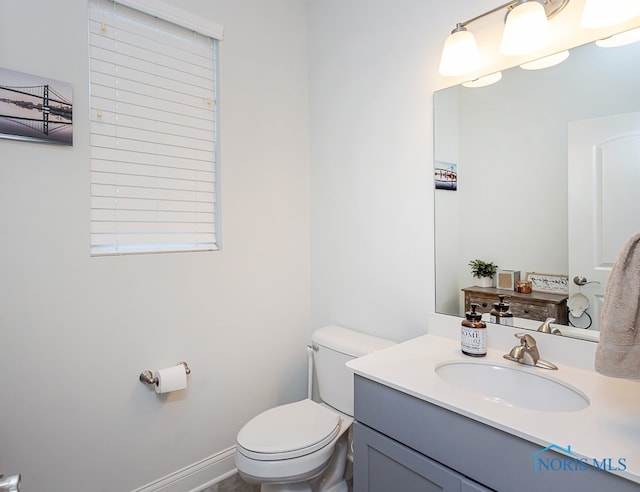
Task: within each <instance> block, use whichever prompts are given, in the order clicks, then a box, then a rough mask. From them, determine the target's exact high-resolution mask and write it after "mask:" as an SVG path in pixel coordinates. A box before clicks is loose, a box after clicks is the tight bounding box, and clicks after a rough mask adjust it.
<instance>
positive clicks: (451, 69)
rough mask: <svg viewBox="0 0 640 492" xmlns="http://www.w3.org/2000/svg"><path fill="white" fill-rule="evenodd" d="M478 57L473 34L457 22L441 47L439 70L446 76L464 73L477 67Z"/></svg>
mask: <svg viewBox="0 0 640 492" xmlns="http://www.w3.org/2000/svg"><path fill="white" fill-rule="evenodd" d="M479 59H480V55H479V53H478V45H477V43H476V38H475V36H474V35H473V34H472V33H470V32H469V31H467V30H466V29H465V28H464V27H461V26H460V25H459V24H458V26H457V27H456V29H454V31H453V32H452V33H451V34H450V35H449V37H448V38H447V40H446V41H445V43H444V48H442V58H441V59H440V70H439V72H440V74H441V75H444V76H447V77H455V76H458V75H465V74H468V73H471V72H473V71H474V70H475V69H476V68H477V67H478V65H479Z"/></svg>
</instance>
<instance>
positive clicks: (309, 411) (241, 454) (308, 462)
mask: <svg viewBox="0 0 640 492" xmlns="http://www.w3.org/2000/svg"><path fill="white" fill-rule="evenodd" d="M352 422H353V418H352V417H349V416H348V415H341V414H339V413H338V412H336V411H335V410H333V409H330V408H328V407H327V406H325V405H323V404H321V403H316V402H314V401H312V400H309V399H306V400H301V401H298V402H295V403H290V404H287V405H282V406H279V407H275V408H272V409H270V410H267V411H266V412H263V413H261V414H260V415H258V416H256V417H254V418H253V419H252V420H250V421H249V422H248V423H247V424H246V425H245V426H244V427H243V428H242V429H241V430H240V432H239V433H238V437H237V445H236V466H237V467H238V472H239V473H240V476H241V477H242V478H243V479H244V480H245V481H246V482H249V483H259V484H272V485H273V484H278V485H280V486H281V487H275V486H272V487H271V488H266V489H268V490H279V491H284V490H287V491H289V490H297V491H302V490H311V486H310V484H306V483H302V484H299V485H297V486H296V487H295V488H292V487H291V486H292V485H293V484H295V483H297V482H309V481H312V480H314V479H316V478H318V477H320V475H322V474H323V472H325V471H326V470H327V468H328V466H329V463H330V461H331V458H332V456H333V454H334V450H335V447H336V446H335V445H336V442H337V441H338V440H339V439H340V438H341V437H342V436H344V439H345V446H344V453H345V456H346V434H345V432H346V431H347V430H348V428H349V426H350V425H351V423H352ZM335 468H336V469H335V470H333V472H334V474H335V473H339V476H337V477H335V478H336V480H330V477H328V476H326V475H325V476H324V477H323V478H324V479H325V481H331V482H333V481H337V480H339V479H341V478H342V474H343V473H344V467H342V468H340V467H335ZM287 484H289V487H286V485H287ZM263 489H264V488H263Z"/></svg>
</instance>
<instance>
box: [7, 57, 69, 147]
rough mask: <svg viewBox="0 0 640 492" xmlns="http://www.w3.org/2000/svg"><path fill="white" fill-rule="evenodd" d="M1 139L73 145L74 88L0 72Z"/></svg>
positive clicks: (20, 74)
mask: <svg viewBox="0 0 640 492" xmlns="http://www.w3.org/2000/svg"><path fill="white" fill-rule="evenodd" d="M0 138H11V139H14V140H28V141H32V142H44V143H52V144H60V145H73V100H72V88H71V84H69V83H67V82H60V81H59V80H52V79H47V78H43V77H38V76H37V75H30V74H27V73H22V72H15V71H13V70H8V69H5V68H0Z"/></svg>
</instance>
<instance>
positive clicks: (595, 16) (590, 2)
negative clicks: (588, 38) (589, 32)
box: [580, 0, 640, 29]
mask: <svg viewBox="0 0 640 492" xmlns="http://www.w3.org/2000/svg"><path fill="white" fill-rule="evenodd" d="M638 15H640V2H638V0H585V2H584V10H583V11H582V19H581V21H580V25H581V26H582V27H584V28H586V29H598V28H601V27H609V26H614V25H616V24H620V23H622V22H626V21H628V20H631V19H633V18H634V17H636V16H638Z"/></svg>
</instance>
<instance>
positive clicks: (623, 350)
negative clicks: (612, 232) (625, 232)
mask: <svg viewBox="0 0 640 492" xmlns="http://www.w3.org/2000/svg"><path fill="white" fill-rule="evenodd" d="M596 371H598V372H599V373H602V374H604V375H605V376H613V377H617V378H629V379H633V378H640V233H638V234H635V235H634V236H632V237H631V239H629V240H628V241H627V243H626V244H625V245H624V247H623V248H622V251H621V252H620V255H619V256H618V259H617V260H616V262H615V264H614V265H613V269H612V270H611V275H610V276H609V281H608V283H607V288H606V290H605V295H604V305H603V306H602V316H601V318H600V343H599V344H598V348H597V349H596Z"/></svg>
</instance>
